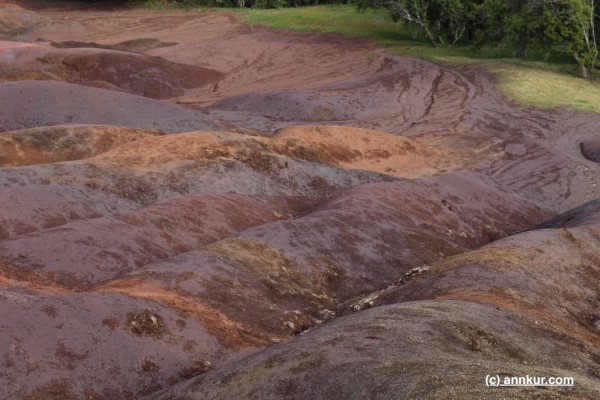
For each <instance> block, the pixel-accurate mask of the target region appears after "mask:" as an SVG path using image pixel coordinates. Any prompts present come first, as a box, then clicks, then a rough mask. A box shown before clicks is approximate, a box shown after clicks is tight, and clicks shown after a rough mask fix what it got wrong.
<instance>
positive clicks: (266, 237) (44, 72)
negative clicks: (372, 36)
mask: <svg viewBox="0 0 600 400" xmlns="http://www.w3.org/2000/svg"><path fill="white" fill-rule="evenodd" d="M78 7H79V8H78ZM81 7H82V5H80V4H79V5H77V4H76V5H73V4H68V5H67V4H60V5H57V4H46V5H44V4H37V6H36V10H35V12H33V11H28V10H25V9H24V8H21V7H19V6H16V5H6V4H2V5H0V37H1V38H2V39H3V40H4V41H1V42H0V81H1V82H0V132H1V133H0V315H2V320H1V321H0V360H1V361H0V365H1V366H0V398H7V399H9V398H10V399H40V398H43V399H90V398H91V399H138V398H151V399H175V398H177V399H223V398H228V399H242V398H243V399H264V398H295V399H359V398H360V399H362V398H374V399H375V398H380V399H389V398H423V399H427V398H430V399H434V398H435V399H437V398H457V399H463V398H507V397H510V398H544V399H546V398H548V399H559V398H560V399H563V398H573V399H597V398H598V397H599V396H600V375H599V374H598V370H599V367H600V312H599V311H598V310H600V289H599V288H598V282H599V281H600V271H599V265H600V225H599V224H600V219H599V218H598V215H599V213H600V211H599V210H600V208H599V207H600V203H599V202H598V200H597V198H598V197H599V191H600V188H598V186H597V175H598V172H599V170H600V165H598V164H597V161H598V160H597V159H596V158H597V154H596V153H597V152H598V151H597V147H598V140H599V139H598V137H599V134H598V132H597V127H598V126H600V117H598V116H595V115H588V114H585V115H584V114H577V113H574V112H572V111H569V110H566V109H557V110H551V111H548V110H539V109H532V108H527V107H516V106H514V105H512V104H511V103H509V102H508V101H506V99H505V98H504V97H503V96H502V94H501V93H499V92H498V90H497V88H496V85H495V83H494V79H493V78H491V77H490V76H488V75H487V74H486V73H484V72H482V71H481V70H479V69H476V68H474V67H463V68H461V69H458V70H452V69H448V68H445V67H442V66H439V65H436V64H433V63H430V62H427V61H423V60H418V59H411V58H401V57H393V56H390V55H387V54H385V53H384V52H383V50H382V49H379V48H376V47H375V46H373V45H371V44H369V43H366V42H361V41H358V40H355V39H350V38H344V37H338V36H330V35H319V34H311V33H293V32H287V31H286V32H282V31H273V30H269V29H265V28H260V27H252V26H246V25H242V24H240V23H239V22H238V21H237V16H236V15H229V14H227V13H207V12H196V11H187V12H184V11H177V10H170V11H164V10H163V11H154V10H145V9H143V8H139V7H127V8H123V9H119V10H118V11H114V10H109V9H107V8H106V7H86V8H84V9H81ZM117 16H118V17H117ZM487 374H492V375H499V376H502V377H505V376H521V375H522V376H525V375H531V376H546V377H550V376H560V377H563V376H567V377H573V378H574V385H573V386H572V387H562V388H545V387H540V386H538V387H529V388H497V389H490V388H488V387H486V385H485V377H486V375H487ZM146 396H147V397H146Z"/></svg>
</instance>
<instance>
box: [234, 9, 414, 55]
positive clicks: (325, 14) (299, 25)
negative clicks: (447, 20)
mask: <svg viewBox="0 0 600 400" xmlns="http://www.w3.org/2000/svg"><path fill="white" fill-rule="evenodd" d="M242 21H243V22H244V23H247V24H251V25H264V26H268V27H270V28H278V29H292V30H295V31H300V32H307V31H311V32H321V33H340V34H343V35H349V36H355V37H361V38H365V39H369V40H373V41H375V42H377V43H379V44H382V45H387V46H389V45H394V44H396V43H398V42H401V41H407V40H410V38H411V33H410V31H409V30H408V29H406V28H404V27H402V26H401V25H399V24H396V23H394V22H393V21H392V20H391V18H390V17H389V15H388V13H387V11H384V10H367V11H365V12H363V13H357V12H356V9H355V8H354V7H352V6H346V5H327V6H316V7H299V8H279V9H275V10H260V9H253V10H248V11H247V12H246V16H245V18H244V19H243V20H242Z"/></svg>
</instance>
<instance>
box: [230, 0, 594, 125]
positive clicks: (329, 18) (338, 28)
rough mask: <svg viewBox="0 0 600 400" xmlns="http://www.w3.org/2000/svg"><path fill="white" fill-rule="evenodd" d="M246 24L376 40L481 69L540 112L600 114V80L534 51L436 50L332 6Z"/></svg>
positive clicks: (370, 17)
mask: <svg viewBox="0 0 600 400" xmlns="http://www.w3.org/2000/svg"><path fill="white" fill-rule="evenodd" d="M244 14H245V16H244V18H243V19H242V21H243V22H244V23H247V24H258V25H264V26H268V27H271V28H280V29H281V28H284V29H292V30H296V31H314V32H321V33H340V34H343V35H349V36H354V37H360V38H364V39H368V40H372V41H374V42H376V43H379V44H381V45H383V46H386V47H387V50H388V52H389V53H391V54H395V55H403V56H412V57H420V58H424V59H427V60H430V61H434V62H437V63H441V64H445V65H448V66H451V67H459V66H461V65H465V64H477V65H480V66H482V67H484V68H485V69H487V70H488V71H490V72H491V73H493V74H495V75H496V76H497V77H498V78H499V83H500V88H501V90H502V91H503V92H504V93H505V94H506V95H507V97H509V98H510V99H512V100H514V101H516V102H518V103H521V104H525V105H535V106H539V107H556V106H568V107H571V108H573V109H575V110H580V111H591V112H596V113H600V80H596V81H588V80H584V79H581V78H579V77H578V76H577V73H578V70H577V66H576V65H575V63H574V62H573V61H572V60H571V59H570V58H569V57H568V56H565V55H563V54H557V53H553V54H551V55H550V57H549V61H542V60H544V58H545V56H546V55H545V54H543V53H541V52H538V53H535V52H532V55H531V56H530V59H529V60H522V59H516V58H511V53H512V51H511V50H510V49H497V48H488V49H480V50H478V51H475V50H473V49H471V48H470V47H468V46H465V45H455V46H450V45H440V46H437V47H433V46H431V44H429V43H428V42H427V41H426V40H425V39H424V38H423V36H422V35H417V38H416V40H414V39H413V33H414V30H413V29H412V28H411V27H409V26H406V25H404V24H401V23H394V22H393V21H392V20H391V18H390V17H389V15H388V14H387V12H386V11H383V10H378V11H374V10H369V11H366V12H363V13H357V12H356V11H355V9H354V7H352V6H347V5H328V6H317V7H302V8H286V9H277V10H247V11H244Z"/></svg>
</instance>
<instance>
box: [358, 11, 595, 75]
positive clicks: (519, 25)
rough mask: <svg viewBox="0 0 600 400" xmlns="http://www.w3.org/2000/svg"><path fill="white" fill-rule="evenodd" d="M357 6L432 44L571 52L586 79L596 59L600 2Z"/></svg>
mask: <svg viewBox="0 0 600 400" xmlns="http://www.w3.org/2000/svg"><path fill="white" fill-rule="evenodd" d="M355 1H356V5H357V7H358V9H359V10H364V9H367V8H386V9H388V10H389V11H390V13H391V15H392V17H393V18H394V20H404V21H406V22H408V23H410V24H412V25H414V26H415V27H417V28H418V29H420V30H421V31H422V32H423V33H424V34H425V36H426V37H427V38H428V40H429V41H430V42H431V44H432V45H434V46H435V45H437V44H440V43H457V42H461V41H462V42H464V43H468V44H472V45H474V46H483V45H490V44H491V45H507V46H514V49H515V56H517V57H526V56H527V52H528V50H529V49H530V48H531V47H536V48H542V49H547V50H560V51H564V52H567V53H568V54H570V55H571V56H572V57H573V59H574V60H575V61H576V62H577V64H578V65H579V69H580V71H581V75H582V76H583V77H584V78H588V77H589V76H590V74H591V72H592V71H593V70H594V69H595V68H596V66H597V62H598V39H599V38H600V18H599V16H598V13H599V11H600V0H355Z"/></svg>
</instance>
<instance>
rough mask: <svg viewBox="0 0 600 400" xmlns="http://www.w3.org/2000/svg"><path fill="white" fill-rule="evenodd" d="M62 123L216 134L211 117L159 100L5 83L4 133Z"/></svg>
mask: <svg viewBox="0 0 600 400" xmlns="http://www.w3.org/2000/svg"><path fill="white" fill-rule="evenodd" d="M61 124H104V125H119V126H125V127H131V128H141V129H154V130H161V131H164V132H169V133H174V132H186V131H193V130H200V129H205V130H213V129H218V128H219V125H218V124H217V123H215V122H213V121H212V120H211V118H209V117H207V116H206V115H204V114H202V113H200V112H197V111H191V110H187V109H185V108H182V107H178V106H175V105H171V104H168V103H164V102H159V101H157V100H152V99H147V98H144V97H139V96H134V95H131V94H125V93H119V92H114V91H110V90H106V89H95V88H89V87H84V86H79V85H73V84H69V83H62V82H43V81H19V82H5V83H0V132H5V131H15V130H19V129H28V128H36V127H40V126H48V125H61Z"/></svg>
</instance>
